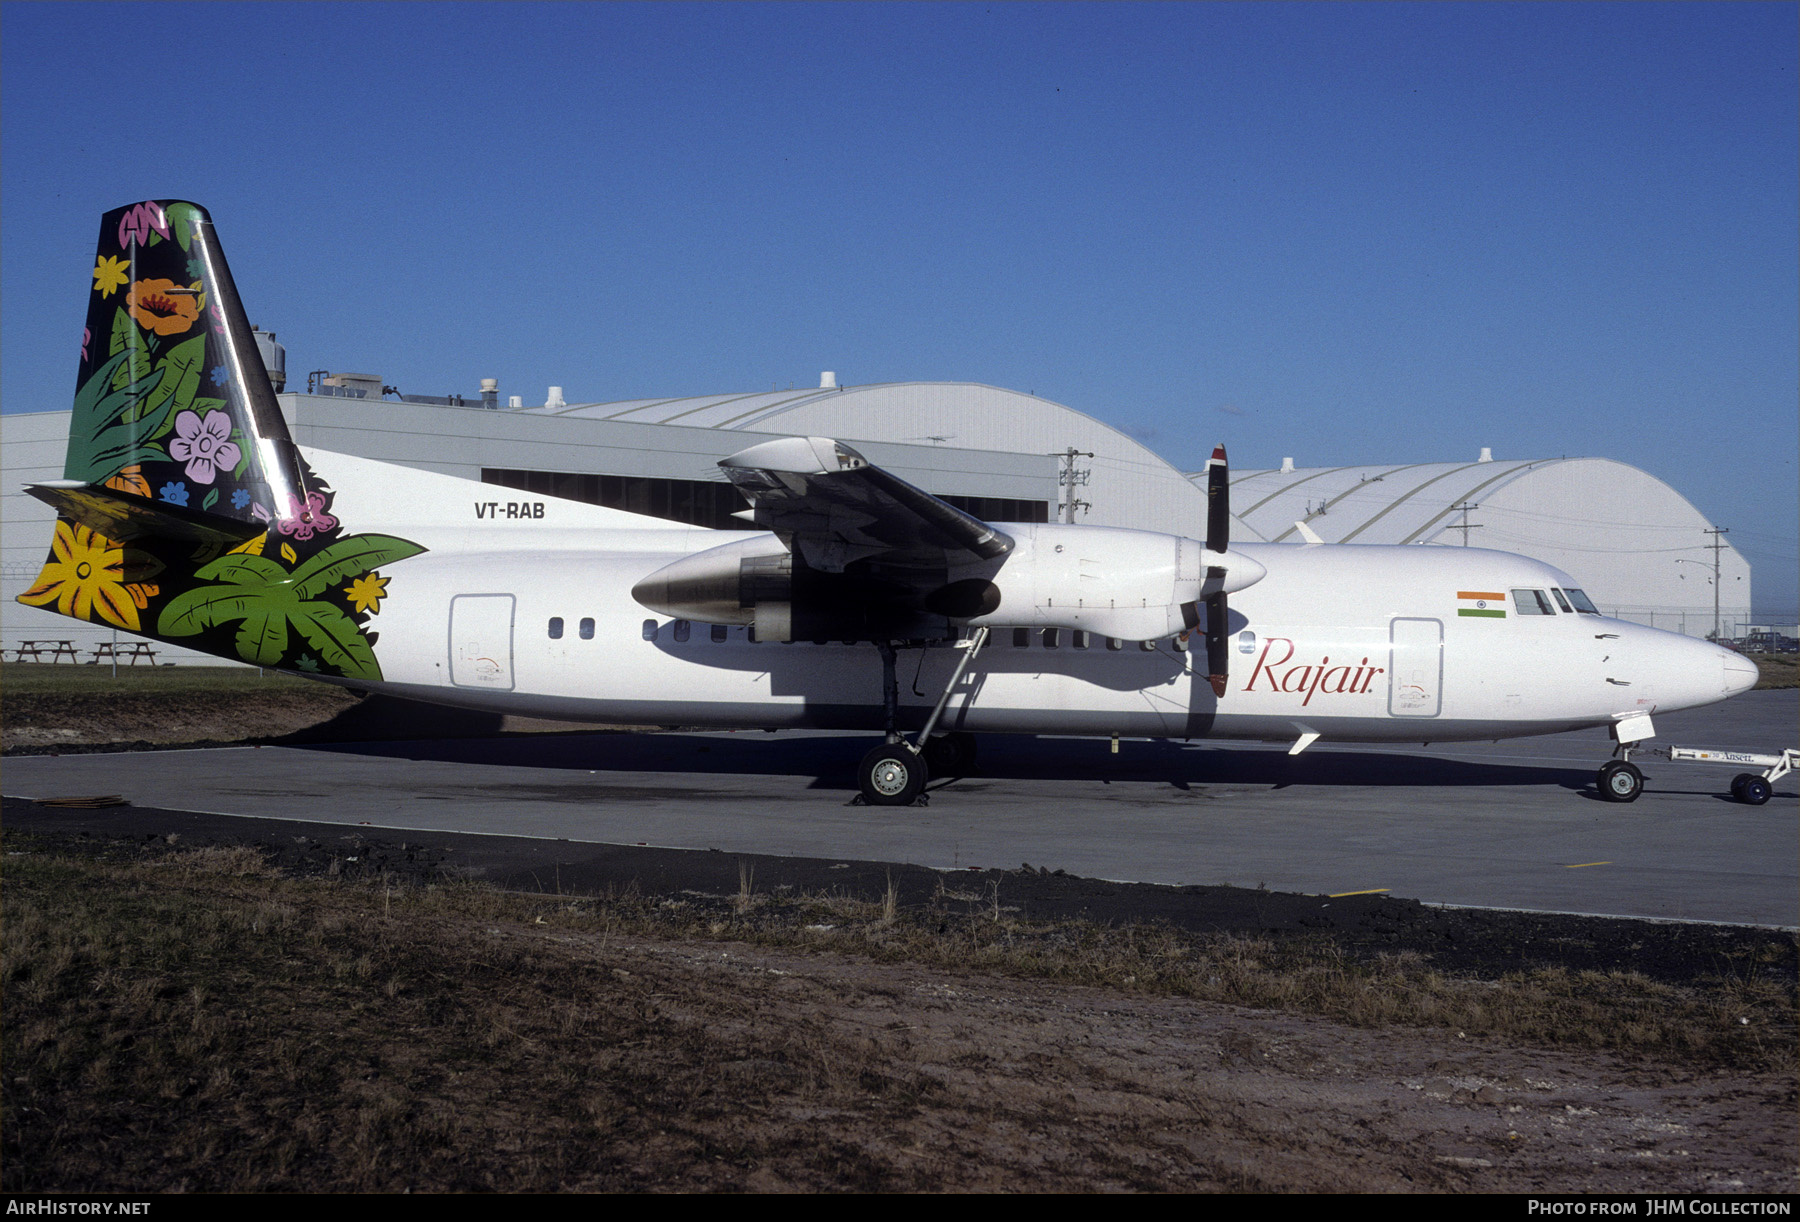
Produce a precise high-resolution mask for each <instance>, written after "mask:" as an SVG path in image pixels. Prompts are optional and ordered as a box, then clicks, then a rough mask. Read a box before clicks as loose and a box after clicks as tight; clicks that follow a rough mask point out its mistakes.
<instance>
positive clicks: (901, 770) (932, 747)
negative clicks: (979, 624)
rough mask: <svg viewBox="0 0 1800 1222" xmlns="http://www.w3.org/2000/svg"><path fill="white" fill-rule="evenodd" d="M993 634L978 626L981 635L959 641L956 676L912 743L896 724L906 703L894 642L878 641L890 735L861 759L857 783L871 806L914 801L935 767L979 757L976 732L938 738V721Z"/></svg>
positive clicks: (957, 766)
mask: <svg viewBox="0 0 1800 1222" xmlns="http://www.w3.org/2000/svg"><path fill="white" fill-rule="evenodd" d="M987 639H988V630H987V629H986V628H977V629H976V630H975V635H973V636H972V637H970V638H969V639H968V640H967V641H959V642H957V647H958V648H959V649H961V650H962V651H963V656H962V659H961V660H960V661H959V662H957V664H956V669H955V671H953V672H952V673H951V675H950V681H949V682H948V683H946V684H945V685H944V692H943V695H941V696H939V697H938V702H937V706H936V707H935V708H933V709H932V710H931V716H930V717H928V718H926V719H925V728H924V729H923V730H920V731H919V735H918V738H917V740H916V741H915V742H910V743H909V742H907V741H906V739H904V738H902V737H901V736H900V731H899V730H898V729H897V728H896V726H895V720H896V716H897V714H898V712H899V706H900V683H899V678H898V677H897V676H896V675H895V673H894V663H895V654H894V645H893V642H892V641H878V642H876V648H877V649H879V650H880V651H881V714H882V722H883V727H884V730H885V733H886V741H885V742H883V743H882V745H881V746H879V747H876V748H875V749H874V750H873V751H871V752H869V753H868V754H867V755H865V756H863V758H862V763H860V764H858V765H857V768H856V781H857V788H859V789H861V790H862V796H863V801H864V802H866V803H868V804H869V805H870V806H910V805H912V804H913V803H914V802H916V801H918V799H919V797H920V795H921V794H923V793H924V790H925V782H926V781H928V780H930V779H931V774H932V773H933V772H936V773H938V774H939V775H948V774H950V773H954V772H960V771H962V770H963V769H965V768H967V767H968V765H969V763H970V762H972V761H973V759H974V757H975V740H974V737H973V736H972V735H969V734H964V733H961V732H960V731H959V732H956V733H951V734H945V735H943V736H942V737H939V738H933V737H932V736H931V732H932V731H933V730H935V729H937V724H938V721H939V720H940V719H941V718H942V717H943V715H944V706H945V705H946V704H948V703H949V702H950V693H951V692H953V691H955V690H956V685H957V684H958V683H960V682H962V677H963V673H964V672H965V671H967V670H968V669H969V663H971V662H973V661H974V660H975V655H976V654H978V653H980V652H981V647H982V646H983V645H985V644H987Z"/></svg>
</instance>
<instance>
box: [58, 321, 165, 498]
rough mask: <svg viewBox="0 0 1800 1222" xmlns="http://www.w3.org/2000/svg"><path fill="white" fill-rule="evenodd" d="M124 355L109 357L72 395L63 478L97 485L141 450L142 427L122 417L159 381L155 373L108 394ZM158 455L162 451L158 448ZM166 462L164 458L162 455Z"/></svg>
mask: <svg viewBox="0 0 1800 1222" xmlns="http://www.w3.org/2000/svg"><path fill="white" fill-rule="evenodd" d="M127 355H128V354H126V353H120V354H119V355H118V356H115V357H112V358H111V359H109V360H108V361H107V362H106V363H105V364H104V365H102V366H101V367H100V368H99V369H97V370H95V371H94V376H93V377H91V378H89V379H88V380H87V382H86V383H84V384H83V385H82V387H81V389H80V390H78V391H76V392H75V410H74V413H73V417H72V419H71V422H70V429H69V450H68V458H67V459H66V460H65V462H64V465H63V478H64V479H78V480H81V481H82V482H84V483H89V484H99V483H104V482H105V481H106V480H108V479H111V478H112V477H113V476H115V475H117V474H118V473H119V471H120V470H121V469H122V468H124V467H126V466H129V465H130V464H131V463H133V462H137V461H139V459H138V458H136V457H135V456H134V455H135V454H136V452H137V451H138V449H139V448H140V447H139V446H138V444H137V440H136V439H137V438H138V437H139V436H141V435H142V433H143V428H142V426H140V425H139V424H137V423H135V422H127V421H124V420H123V417H124V415H125V413H126V411H128V410H129V409H130V407H131V405H132V404H133V403H134V402H136V401H137V397H138V396H139V395H141V394H145V393H147V392H149V391H150V390H152V389H154V387H155V386H156V383H157V382H158V381H160V380H161V378H162V376H163V375H162V370H160V369H159V370H155V371H154V372H152V373H151V374H150V375H149V377H148V378H145V379H144V380H142V381H138V382H132V383H130V384H128V385H127V386H126V387H125V388H124V389H122V390H115V391H112V392H111V393H108V390H107V387H108V385H109V384H110V382H111V380H112V378H113V376H114V374H115V372H116V371H117V370H118V369H121V368H124V367H125V360H126V356H127ZM156 452H157V454H159V455H161V454H162V451H161V450H160V449H157V451H156ZM163 457H164V459H165V460H166V457H167V456H166V455H163Z"/></svg>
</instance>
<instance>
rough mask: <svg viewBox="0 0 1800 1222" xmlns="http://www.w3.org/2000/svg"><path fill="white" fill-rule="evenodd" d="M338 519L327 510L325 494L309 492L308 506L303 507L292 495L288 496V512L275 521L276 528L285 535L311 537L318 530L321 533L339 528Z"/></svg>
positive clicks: (307, 495) (300, 537)
mask: <svg viewBox="0 0 1800 1222" xmlns="http://www.w3.org/2000/svg"><path fill="white" fill-rule="evenodd" d="M337 524H338V520H337V519H336V518H334V517H332V516H331V515H330V514H328V513H326V512H325V494H324V493H322V492H309V493H307V494H306V507H305V508H304V509H302V508H301V507H300V505H299V503H298V502H297V501H295V500H294V499H293V498H292V497H289V498H288V504H287V512H286V513H284V514H283V515H282V516H281V520H280V521H278V522H276V523H275V526H276V529H278V530H280V531H281V533H282V534H284V535H292V536H294V538H296V539H301V540H305V539H310V538H312V537H313V532H314V531H315V530H316V531H318V532H319V533H320V534H323V533H325V532H326V531H328V530H336V529H337Z"/></svg>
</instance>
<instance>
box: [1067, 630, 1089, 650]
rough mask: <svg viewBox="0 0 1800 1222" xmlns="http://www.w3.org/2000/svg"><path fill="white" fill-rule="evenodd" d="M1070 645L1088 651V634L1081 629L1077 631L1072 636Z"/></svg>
mask: <svg viewBox="0 0 1800 1222" xmlns="http://www.w3.org/2000/svg"><path fill="white" fill-rule="evenodd" d="M1069 644H1071V645H1073V646H1074V647H1075V648H1077V649H1086V648H1087V647H1088V634H1087V632H1086V631H1085V630H1083V629H1081V628H1077V629H1075V631H1074V632H1073V633H1071V634H1070V639H1069Z"/></svg>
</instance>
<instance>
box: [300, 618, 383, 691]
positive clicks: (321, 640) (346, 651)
mask: <svg viewBox="0 0 1800 1222" xmlns="http://www.w3.org/2000/svg"><path fill="white" fill-rule="evenodd" d="M292 624H293V627H294V628H295V629H297V630H298V631H299V633H300V635H301V636H303V637H305V638H306V643H307V644H308V645H311V646H312V647H313V648H314V649H316V650H318V652H319V658H320V659H321V660H322V661H323V662H324V663H325V665H327V666H329V667H331V668H332V669H334V670H336V671H337V672H338V673H339V674H340V675H343V676H344V677H345V678H346V679H380V678H381V663H379V662H377V661H376V660H375V651H374V650H373V649H371V648H370V647H369V642H368V641H367V640H366V639H365V638H364V637H363V634H362V631H361V630H360V629H359V628H357V626H356V622H355V621H354V620H352V619H351V618H350V617H349V616H348V615H345V614H344V613H343V611H342V610H341V609H339V608H338V607H335V606H333V605H332V604H330V603H322V602H310V603H301V604H300V609H299V612H298V613H297V614H295V615H294V616H293V618H292Z"/></svg>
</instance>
